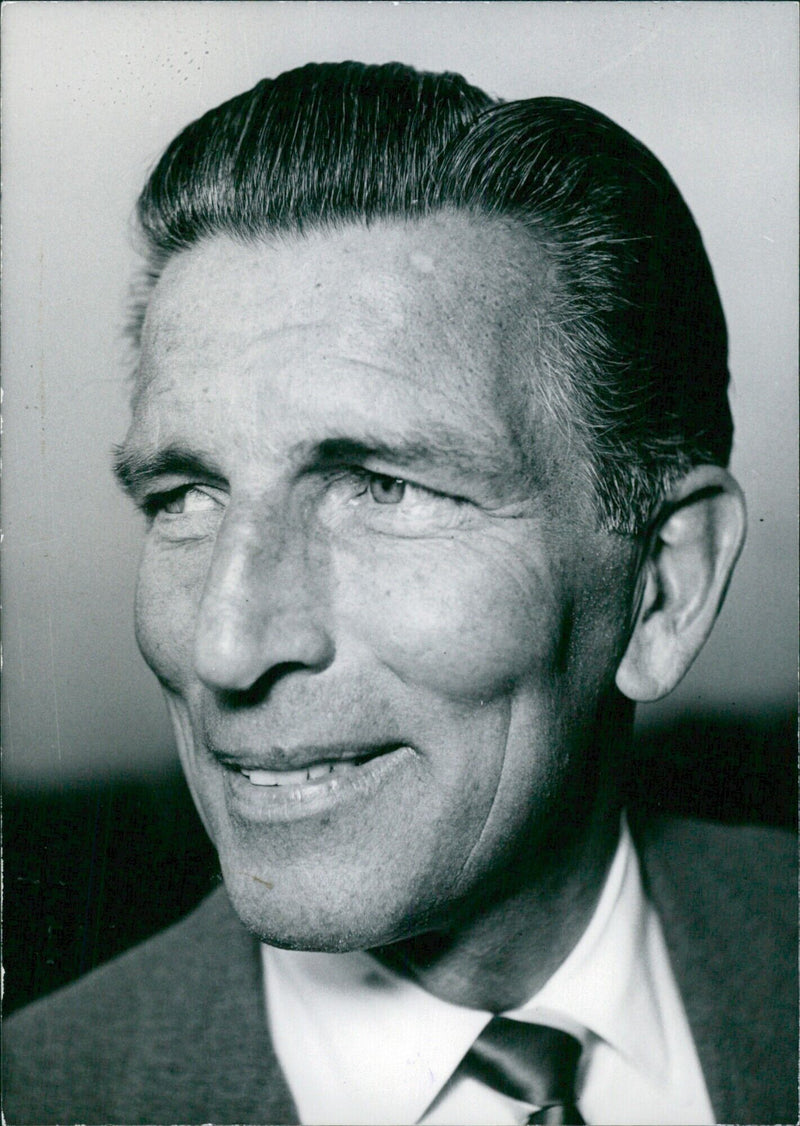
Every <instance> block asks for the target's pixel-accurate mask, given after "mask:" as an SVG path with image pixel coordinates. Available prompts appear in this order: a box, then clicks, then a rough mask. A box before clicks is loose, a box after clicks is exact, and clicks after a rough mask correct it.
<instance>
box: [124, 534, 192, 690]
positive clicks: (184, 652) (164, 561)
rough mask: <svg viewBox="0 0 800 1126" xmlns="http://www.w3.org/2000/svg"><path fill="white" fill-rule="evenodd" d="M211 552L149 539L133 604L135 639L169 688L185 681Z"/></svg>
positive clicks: (157, 674)
mask: <svg viewBox="0 0 800 1126" xmlns="http://www.w3.org/2000/svg"><path fill="white" fill-rule="evenodd" d="M207 555H208V553H206V552H197V551H196V550H194V551H183V550H181V549H180V548H174V547H171V548H168V549H166V550H165V549H164V548H163V546H154V545H153V544H152V542H150V541H146V542H145V546H144V550H143V552H142V558H141V562H140V564H139V575H138V579H137V582H136V598H135V603H134V611H135V623H136V640H137V642H138V644H139V648H140V650H141V652H142V656H143V657H144V659H145V661H146V662H147V664H148V665H149V666H150V668H151V669H152V670H153V672H154V673H155V674H156V676H157V677H158V678H159V680H160V681H161V682H162V683H163V684H165V685H166V686H167V687H168V688H171V689H173V690H178V689H179V688H180V687H181V686H182V685H184V684H185V683H186V678H187V676H188V675H189V673H190V671H191V668H192V664H193V656H192V654H193V649H194V633H195V622H196V619H197V611H198V607H199V604H200V596H201V592H202V589H203V582H204V577H205V574H206V571H207V567H208V557H207Z"/></svg>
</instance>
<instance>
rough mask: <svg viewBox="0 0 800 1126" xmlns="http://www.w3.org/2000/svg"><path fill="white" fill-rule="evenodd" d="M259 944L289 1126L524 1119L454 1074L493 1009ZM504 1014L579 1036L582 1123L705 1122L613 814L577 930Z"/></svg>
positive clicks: (681, 1018) (671, 983)
mask: <svg viewBox="0 0 800 1126" xmlns="http://www.w3.org/2000/svg"><path fill="white" fill-rule="evenodd" d="M262 950H263V965H264V980H265V987H266V998H267V1017H268V1021H269V1025H270V1029H271V1032H272V1037H273V1042H274V1045H275V1051H276V1053H277V1056H278V1060H279V1062H280V1064H281V1067H282V1069H283V1072H284V1075H285V1076H286V1080H287V1082H288V1084H289V1088H290V1090H291V1092H292V1096H293V1098H294V1100H295V1104H296V1106H297V1109H298V1111H299V1114H300V1120H301V1122H303V1123H308V1124H316V1123H326V1124H329V1126H334V1124H338V1123H342V1124H348V1123H350V1124H360V1123H363V1124H366V1126H384V1124H385V1126H389V1124H405V1126H409V1124H411V1123H420V1124H422V1126H447V1124H449V1126H452V1124H453V1123H459V1126H481V1124H483V1126H505V1124H508V1126H511V1124H514V1123H521V1122H524V1121H525V1118H526V1115H527V1114H528V1113H529V1112H530V1107H529V1106H527V1104H522V1103H518V1102H515V1101H514V1100H512V1099H508V1098H506V1097H505V1096H503V1095H500V1094H499V1093H497V1092H496V1091H493V1090H491V1089H489V1088H488V1087H486V1086H484V1085H483V1084H481V1083H479V1082H478V1081H477V1080H475V1079H471V1078H463V1077H461V1076H454V1072H455V1071H456V1068H457V1067H458V1064H459V1063H460V1061H461V1060H462V1059H463V1057H464V1056H465V1055H466V1053H467V1052H468V1051H469V1049H470V1047H471V1045H472V1043H473V1042H474V1041H475V1039H476V1038H477V1037H478V1035H479V1034H480V1033H481V1031H482V1030H483V1028H484V1027H485V1026H486V1024H487V1023H488V1022H489V1020H490V1019H491V1017H492V1015H493V1014H491V1013H487V1012H483V1011H479V1010H476V1009H468V1008H464V1007H462V1006H460V1005H453V1004H450V1003H449V1002H447V1001H443V1000H441V999H439V998H438V997H434V996H433V994H431V993H428V992H426V990H424V989H422V988H421V987H420V986H419V985H417V984H416V983H415V982H414V981H412V980H411V979H409V978H405V977H402V976H400V975H399V974H397V973H395V972H393V971H392V970H389V969H387V968H386V967H385V966H383V965H381V964H380V963H379V962H377V961H376V960H375V959H373V958H372V957H371V956H370V955H369V954H367V953H366V952H361V951H358V952H354V953H348V954H318V953H308V952H299V951H291V950H278V949H276V948H274V947H269V946H263V947H262ZM504 1015H505V1016H508V1017H510V1018H512V1019H516V1020H523V1021H529V1022H532V1023H541V1024H550V1025H553V1026H556V1027H559V1028H562V1029H564V1031H566V1032H570V1033H571V1034H572V1035H574V1036H577V1037H578V1038H579V1039H580V1040H581V1042H582V1043H583V1053H582V1056H581V1063H580V1069H579V1074H578V1084H577V1089H578V1096H579V1097H578V1102H579V1106H580V1109H581V1113H582V1115H583V1117H584V1118H585V1119H586V1121H587V1122H588V1123H592V1124H595V1123H596V1124H603V1123H608V1124H615V1126H626V1124H628V1123H631V1124H642V1126H646V1124H648V1123H652V1124H655V1126H659V1124H663V1123H665V1122H669V1123H673V1124H674V1126H689V1124H693V1123H695V1124H696V1123H699V1124H709V1123H713V1122H714V1115H713V1111H712V1109H711V1104H710V1101H709V1097H708V1092H707V1089H706V1085H705V1081H704V1079H703V1074H702V1071H701V1068H700V1062H699V1060H698V1058H697V1052H696V1049H695V1046H694V1042H693V1039H692V1035H691V1032H690V1029H689V1024H688V1021H687V1018H686V1013H685V1011H684V1008H683V1004H682V1002H681V999H680V995H679V993H678V988H677V985H676V983H675V979H674V976H673V974H672V969H671V967H670V963H669V956H668V954H667V949H666V945H665V941H664V936H663V933H662V930H661V925H660V923H659V920H658V916H657V914H656V912H655V909H654V908H653V906H652V905H651V904H650V902H649V901H648V899H647V897H646V896H645V893H644V889H643V886H642V881H641V875H640V871H639V863H638V858H637V856H636V850H635V847H634V844H633V840H632V838H631V836H630V832H629V829H628V826H627V823H626V821H625V819H624V817H623V819H622V826H621V832H620V839H619V844H618V846H617V851H616V854H615V857H614V860H613V862H612V864H611V867H610V869H609V872H608V876H607V877H606V881H605V884H604V886H603V890H602V892H601V895H600V898H599V900H598V903H597V906H596V908H595V911H594V914H593V915H592V918H591V920H590V922H589V925H588V927H587V928H586V930H585V931H584V933H583V935H582V936H581V938H580V939H579V941H578V943H577V944H576V946H575V947H574V948H573V949H572V951H571V952H570V954H569V955H568V957H567V958H566V960H565V961H564V962H563V963H562V964H561V965H560V966H559V968H558V969H557V970H556V972H555V973H554V974H553V975H552V977H551V978H550V979H549V980H548V981H547V982H546V983H545V984H544V986H543V987H542V988H541V989H540V990H539V991H538V992H537V993H536V994H535V995H534V996H533V997H532V998H531V999H530V1000H529V1001H528V1002H527V1003H526V1004H525V1005H523V1006H521V1007H520V1008H519V1009H514V1010H509V1011H508V1012H506V1013H505V1014H504Z"/></svg>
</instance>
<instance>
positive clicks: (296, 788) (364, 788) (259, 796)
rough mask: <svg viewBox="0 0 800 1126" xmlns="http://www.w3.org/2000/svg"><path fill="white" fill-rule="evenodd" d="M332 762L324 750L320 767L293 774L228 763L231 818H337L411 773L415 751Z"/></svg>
mask: <svg viewBox="0 0 800 1126" xmlns="http://www.w3.org/2000/svg"><path fill="white" fill-rule="evenodd" d="M358 752H359V753H352V751H350V753H349V754H348V755H347V756H346V757H341V758H332V757H330V751H328V752H327V756H326V752H325V751H323V750H320V752H318V756H317V755H315V756H314V761H307V762H306V764H305V765H303V766H299V767H295V768H293V769H291V770H275V769H269V768H267V767H262V766H261V765H258V766H256V765H254V764H252V762H245V763H241V762H232V761H230V760H228V761H227V762H225V763H224V764H223V765H224V770H223V777H224V780H225V790H226V794H227V803H228V809H229V812H230V813H231V814H232V815H233V816H234V817H235V818H236V819H237V820H238V821H240V822H247V823H250V824H254V823H262V824H264V823H276V822H285V821H296V820H298V819H305V818H307V817H316V816H321V815H327V814H329V813H332V812H333V811H334V810H335V809H337V808H339V807H342V806H348V805H350V804H351V803H353V802H360V801H367V800H369V799H370V798H371V797H372V796H373V795H374V794H376V793H377V791H378V790H380V789H381V788H382V787H383V786H384V785H385V784H387V783H388V782H389V780H390V778H392V777H393V776H394V775H395V773H396V771H398V770H400V771H403V770H405V769H408V767H409V765H410V764H411V762H412V761H413V759H414V758H415V752H414V750H413V749H412V748H411V747H410V746H408V745H406V744H402V743H390V744H385V745H382V746H379V747H377V748H370V749H369V750H365V749H364V748H363V747H360V748H358Z"/></svg>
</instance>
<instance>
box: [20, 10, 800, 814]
mask: <svg viewBox="0 0 800 1126" xmlns="http://www.w3.org/2000/svg"><path fill="white" fill-rule="evenodd" d="M796 44H797V8H796V6H795V5H793V4H785V3H775V4H772V3H758V4H755V3H724V2H723V3H684V4H658V3H612V4H606V3H575V4H561V3H555V4H550V3H533V4H529V3H511V4H506V3H491V4H480V3H463V4H421V3H403V4H397V5H395V4H390V3H376V4H365V3H350V4H344V3H318V4H305V3H289V4H277V3H243V4H240V3H230V2H228V3H160V2H148V3H138V2H129V3H122V2H113V3H99V2H92V3H65V2H62V3H55V4H40V3H32V2H24V3H18V4H8V5H6V6H5V8H4V11H3V42H2V78H3V148H4V154H3V155H4V174H3V179H4V199H3V221H4V255H3V328H4V333H3V343H2V363H3V372H4V388H5V391H4V395H5V397H4V416H5V437H4V466H3V468H4V479H3V510H4V526H5V542H4V548H5V556H4V588H5V603H6V611H5V622H4V672H5V678H4V680H5V683H4V697H3V721H4V722H3V726H4V774H5V780H6V783H7V784H8V783H12V784H13V785H14V786H15V787H16V788H17V789H18V790H21V791H26V790H32V789H34V788H35V789H36V790H37V791H40V792H41V791H42V790H43V789H51V790H58V789H60V788H62V787H64V786H67V787H68V786H70V785H72V784H74V783H77V782H79V781H84V782H85V781H90V780H92V779H101V778H106V779H113V778H122V777H127V778H129V779H130V778H136V777H145V776H157V775H158V774H159V773H160V772H162V771H164V770H166V769H168V767H169V764H170V762H171V759H172V756H173V751H172V749H171V748H172V741H171V735H170V733H169V729H168V726H167V722H166V716H165V712H164V707H163V704H162V701H161V698H160V694H159V691H158V688H157V686H156V684H155V681H154V680H153V679H152V677H151V675H150V674H149V673H148V672H147V670H146V669H145V667H144V665H143V663H142V662H141V659H140V658H139V656H138V653H137V651H136V647H135V642H134V640H133V630H132V611H131V604H132V592H133V584H134V578H135V571H136V559H137V554H138V545H139V541H140V536H141V527H140V524H139V519H138V517H136V516H135V514H134V513H133V512H132V511H130V510H129V508H128V506H127V503H126V501H125V500H124V499H123V498H122V497H121V495H119V494H118V492H117V491H116V489H115V486H114V484H113V482H112V479H111V475H110V471H109V465H110V447H111V444H112V442H114V441H117V440H119V439H121V437H122V436H123V434H124V429H125V416H126V389H125V378H126V373H127V372H128V371H129V370H130V366H131V357H130V355H129V354H128V352H127V349H126V346H125V345H124V342H123V339H122V326H123V324H124V319H125V306H126V289H127V281H128V277H129V274H130V272H131V270H132V268H133V265H134V263H135V254H134V251H133V247H132V240H131V234H130V216H131V212H132V208H133V204H134V200H135V198H136V194H137V191H138V189H139V187H140V186H141V183H142V181H143V179H144V177H145V175H146V173H147V171H148V169H149V168H150V166H151V165H152V163H153V162H154V160H155V159H156V158H157V157H158V155H159V154H160V152H161V150H162V149H163V147H164V146H165V145H166V144H167V143H168V141H169V140H170V139H171V138H172V136H173V135H174V134H175V133H176V132H177V130H178V129H179V128H181V127H182V126H183V125H185V124H186V123H187V122H188V121H189V120H191V119H192V118H194V117H196V116H197V115H198V114H200V113H201V112H203V111H204V110H206V109H208V108H210V107H211V106H212V105H215V104H217V103H218V102H220V101H221V100H223V99H224V98H227V97H229V96H231V95H233V94H235V93H238V92H239V91H241V90H243V89H245V88H246V87H248V86H250V85H252V84H253V83H255V82H256V81H257V80H258V79H260V78H261V77H263V76H265V75H271V74H275V73H277V72H279V71H280V70H283V69H286V68H287V67H290V66H294V65H298V64H301V63H303V62H307V61H309V60H317V61H321V60H326V59H342V58H359V59H362V60H365V61H387V60H391V59H399V60H401V61H404V62H408V63H411V64H413V65H415V66H418V67H422V68H428V69H436V70H440V69H453V70H457V71H460V72H462V73H463V74H464V75H465V76H466V77H467V78H468V79H469V80H471V81H473V82H475V83H477V84H478V85H480V86H482V87H484V88H485V89H487V90H488V91H490V92H492V93H495V94H498V95H500V96H503V97H506V98H514V97H526V96H535V95H542V94H557V95H563V96H567V97H572V98H577V99H579V100H582V101H586V102H588V103H590V104H591V105H593V106H595V107H596V108H597V109H599V110H601V111H603V112H604V113H607V114H609V115H610V116H611V117H613V118H614V119H615V120H617V121H618V122H620V123H621V124H622V125H624V126H625V127H626V128H627V129H629V130H630V131H631V132H632V133H633V134H634V135H635V136H637V137H639V138H640V139H641V140H643V141H644V142H645V143H646V144H647V145H649V146H650V147H651V148H652V149H653V150H654V151H655V152H656V154H657V155H658V156H659V157H660V158H661V159H662V161H663V162H664V163H665V164H666V165H667V167H668V168H669V170H670V171H671V173H672V174H673V176H674V178H675V180H676V181H677V183H678V185H679V186H680V188H681V190H682V191H683V193H684V196H685V198H686V199H687V201H688V203H689V205H690V207H691V208H692V210H693V212H694V214H695V217H696V219H697V221H698V223H699V226H700V228H701V230H702V231H703V233H704V237H705V241H706V246H707V248H708V251H709V254H710V257H711V261H712V263H713V265H714V269H715V272H716V276H717V280H718V284H719V287H720V290H721V293H722V300H723V304H724V307H725V310H726V314H727V317H728V323H729V328H730V335H731V369H732V373H733V381H734V387H733V407H734V414H735V418H736V421H737V437H736V449H735V456H734V462H733V467H734V471H735V472H736V474H737V476H738V477H739V479H740V481H741V483H742V484H743V486H744V489H745V491H746V493H747V497H748V502H749V509H750V537H749V542H748V546H747V548H746V550H745V554H744V556H743V559H742V561H741V563H740V566H739V571H738V574H737V576H736V578H735V580H734V583H733V586H732V589H731V592H730V595H729V598H728V603H727V605H726V608H725V610H724V611H723V615H722V618H721V620H720V622H719V624H718V626H717V629H716V632H715V634H714V636H713V638H712V640H711V642H710V643H709V645H708V647H707V649H706V651H705V652H704V654H703V655H702V656H701V658H700V659H699V660H698V662H697V664H696V665H695V667H694V669H693V670H692V671H691V672H690V674H689V676H688V677H687V678H686V680H685V681H684V683H683V684H682V685H681V687H680V688H679V689H678V690H677V692H676V693H674V694H673V696H672V697H670V698H669V699H668V700H666V701H664V702H662V703H659V704H657V705H650V706H648V707H647V708H644V709H642V710H641V722H642V723H644V724H645V725H647V724H655V723H658V722H661V723H663V722H667V721H669V719H670V717H672V716H674V715H675V714H676V713H677V712H680V711H683V710H689V711H693V712H698V711H699V712H709V713H710V712H716V713H719V712H724V713H726V714H728V715H731V716H734V717H736V716H753V715H756V716H758V715H759V714H768V713H769V714H772V713H774V712H775V711H776V710H777V711H786V710H790V709H791V708H792V706H793V705H794V700H795V691H796V673H795V667H796V660H795V653H796V645H797V615H796V584H797V578H796V555H797V553H796V543H797V529H796V517H795V512H796V481H797V464H796V459H797V427H796V386H795V373H796V341H797V288H796V278H797V263H796V246H797V232H796V199H797V171H796V169H797V121H796V98H797V83H796V73H797V47H796Z"/></svg>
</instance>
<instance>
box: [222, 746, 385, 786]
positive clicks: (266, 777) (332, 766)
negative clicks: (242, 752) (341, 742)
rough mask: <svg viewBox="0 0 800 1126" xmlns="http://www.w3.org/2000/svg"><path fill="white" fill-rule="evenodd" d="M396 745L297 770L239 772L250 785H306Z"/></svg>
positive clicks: (345, 771) (243, 769) (352, 767)
mask: <svg viewBox="0 0 800 1126" xmlns="http://www.w3.org/2000/svg"><path fill="white" fill-rule="evenodd" d="M398 746H399V744H398V745H394V746H392V747H391V748H386V749H381V750H379V751H375V752H373V753H371V754H363V755H358V756H356V757H355V758H350V759H330V760H324V759H323V760H322V761H320V762H313V763H310V764H309V765H308V766H301V767H300V768H299V769H297V770H261V769H257V768H249V767H240V768H239V772H240V773H241V774H243V775H244V776H245V778H246V779H247V780H248V782H249V783H250V784H251V785H252V786H306V785H307V784H308V783H310V782H326V781H327V780H328V779H329V778H330V776H331V775H332V774H337V775H342V774H349V773H350V772H352V771H354V770H357V769H358V768H359V767H360V766H363V765H364V763H366V762H370V761H371V760H372V759H373V758H377V756H378V755H380V754H388V753H390V750H397V748H398Z"/></svg>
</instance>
